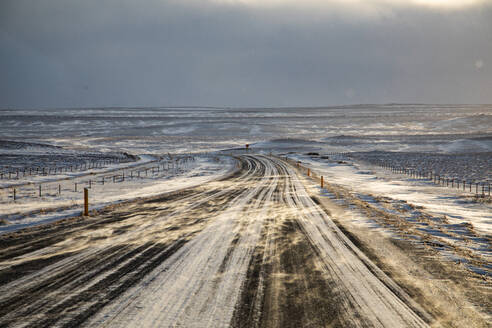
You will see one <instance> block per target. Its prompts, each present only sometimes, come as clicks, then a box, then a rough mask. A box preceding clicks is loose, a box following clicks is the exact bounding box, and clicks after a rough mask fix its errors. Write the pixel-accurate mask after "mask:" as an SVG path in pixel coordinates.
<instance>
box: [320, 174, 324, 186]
mask: <svg viewBox="0 0 492 328" xmlns="http://www.w3.org/2000/svg"><path fill="white" fill-rule="evenodd" d="M323 182H324V181H323V176H321V188H323Z"/></svg>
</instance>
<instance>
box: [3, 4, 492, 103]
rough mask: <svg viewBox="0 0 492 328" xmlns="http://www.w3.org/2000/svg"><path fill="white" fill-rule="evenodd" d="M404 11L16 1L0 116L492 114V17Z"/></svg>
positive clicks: (6, 23) (486, 12)
mask: <svg viewBox="0 0 492 328" xmlns="http://www.w3.org/2000/svg"><path fill="white" fill-rule="evenodd" d="M368 3H370V2H368ZM401 3H402V2H398V3H395V4H394V5H391V4H384V5H376V4H374V5H373V6H372V7H371V5H366V6H364V8H358V7H357V5H353V6H343V5H340V4H333V5H330V4H326V3H325V4H324V5H319V6H317V5H316V4H311V5H296V4H289V5H286V6H278V5H276V6H273V5H272V6H255V5H244V4H237V3H233V2H208V1H120V0H118V1H116V0H104V1H66V0H57V1H55V0H43V1H37V0H31V1H26V0H13V1H9V0H7V1H6V0H4V1H2V3H1V4H0V44H1V48H0V69H1V76H0V106H2V107H8V106H16V107H63V106H113V105H116V106H135V105H143V106H155V105H177V104H184V105H232V106H297V105H329V104H340V103H368V102H371V103H381V102H442V103H490V102H492V92H490V90H492V6H491V5H490V4H489V5H487V4H486V3H482V4H478V5H475V6H468V7H463V8H460V9H453V10H447V9H442V8H428V7H422V6H415V5H402V4H401Z"/></svg>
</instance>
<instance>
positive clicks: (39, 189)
mask: <svg viewBox="0 0 492 328" xmlns="http://www.w3.org/2000/svg"><path fill="white" fill-rule="evenodd" d="M39 197H41V185H39Z"/></svg>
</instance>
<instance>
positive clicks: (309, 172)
mask: <svg viewBox="0 0 492 328" xmlns="http://www.w3.org/2000/svg"><path fill="white" fill-rule="evenodd" d="M307 176H308V177H310V176H311V170H310V169H309V168H308V169H307Z"/></svg>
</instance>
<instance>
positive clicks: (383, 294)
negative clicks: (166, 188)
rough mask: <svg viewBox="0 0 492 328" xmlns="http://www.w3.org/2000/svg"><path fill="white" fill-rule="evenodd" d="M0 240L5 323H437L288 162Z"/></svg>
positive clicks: (243, 163)
mask: <svg viewBox="0 0 492 328" xmlns="http://www.w3.org/2000/svg"><path fill="white" fill-rule="evenodd" d="M238 163H239V164H240V169H238V170H237V171H235V172H234V173H231V175H230V176H228V177H226V178H222V179H220V180H216V181H212V182H209V183H207V184H205V185H203V186H199V187H194V188H189V189H184V190H181V191H178V192H175V193H172V194H166V195H164V196H160V197H154V198H152V199H148V200H140V201H138V202H135V203H133V204H125V205H121V206H115V207H114V208H111V209H107V210H106V211H104V212H102V213H100V214H99V215H98V216H97V217H92V218H89V219H83V218H74V219H69V220H65V221H62V222H58V223H56V224H49V225H45V226H39V227H33V228H31V229H29V230H26V231H20V232H17V233H15V234H12V235H8V234H6V235H2V236H0V245H1V246H2V247H1V248H0V326H9V325H11V326H39V327H73V326H80V325H85V326H88V327H93V326H104V327H135V326H138V327H174V326H176V327H229V326H233V327H259V326H263V327H264V326H267V327H287V326H289V327H307V326H310V327H320V326H332V325H333V326H344V327H425V326H427V323H426V322H430V321H431V320H432V319H431V318H430V316H429V315H428V314H426V312H425V311H424V310H423V309H421V308H420V306H419V305H418V304H416V303H415V302H414V301H413V300H412V299H411V298H410V297H409V296H408V295H407V294H406V293H405V292H404V291H403V290H402V289H401V288H400V287H399V286H398V285H397V284H396V283H394V282H393V281H392V280H391V279H390V278H389V277H388V276H386V275H385V274H384V273H383V272H382V271H381V270H379V269H378V267H377V266H376V265H374V264H373V263H372V262H371V261H370V260H369V259H368V258H367V257H366V256H365V255H364V254H363V253H362V252H361V251H360V250H359V249H357V247H356V246H355V245H354V244H353V243H352V242H351V241H350V240H349V239H348V238H347V237H346V236H345V235H344V234H343V233H342V232H341V231H340V229H339V228H338V227H337V226H336V225H335V224H334V223H333V222H332V220H331V218H330V216H329V214H327V213H326V212H325V211H324V210H323V209H322V208H321V207H320V206H318V205H317V204H316V202H314V201H313V199H312V198H311V197H310V196H309V195H308V193H307V192H306V189H305V188H304V186H303V181H302V179H303V178H302V176H300V175H299V174H298V173H297V171H296V170H295V169H294V168H293V167H291V166H289V165H288V164H286V163H285V162H283V161H282V160H280V159H278V158H275V157H267V156H259V155H256V156H253V155H251V156H240V157H238Z"/></svg>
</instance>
